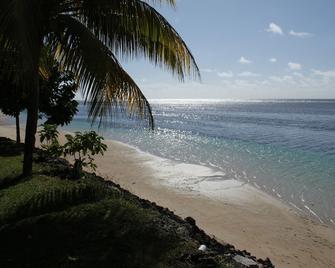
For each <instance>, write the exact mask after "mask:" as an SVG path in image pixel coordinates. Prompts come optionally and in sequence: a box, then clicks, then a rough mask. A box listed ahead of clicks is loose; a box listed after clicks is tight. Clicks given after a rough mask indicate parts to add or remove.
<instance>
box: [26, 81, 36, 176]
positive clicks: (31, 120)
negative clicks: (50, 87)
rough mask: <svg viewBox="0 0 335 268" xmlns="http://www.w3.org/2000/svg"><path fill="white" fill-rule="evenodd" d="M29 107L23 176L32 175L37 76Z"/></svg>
mask: <svg viewBox="0 0 335 268" xmlns="http://www.w3.org/2000/svg"><path fill="white" fill-rule="evenodd" d="M29 98H30V100H29V105H28V114H27V123H26V135H25V141H24V159H23V176H24V177H29V176H31V175H32V168H33V152H34V148H35V134H36V130H37V120H38V103H39V81H38V75H37V78H36V79H35V83H34V89H33V90H31V91H30V95H29Z"/></svg>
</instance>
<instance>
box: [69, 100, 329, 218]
mask: <svg viewBox="0 0 335 268" xmlns="http://www.w3.org/2000/svg"><path fill="white" fill-rule="evenodd" d="M152 106H153V113H154V117H155V121H156V129H155V131H154V132H151V131H148V130H144V129H143V128H141V127H139V125H141V124H140V123H138V122H134V121H129V120H126V119H125V118H121V117H120V118H118V119H116V120H115V121H114V123H113V124H112V125H111V126H110V127H108V128H106V129H104V130H103V134H104V135H105V136H106V137H107V138H112V139H115V140H118V141H121V142H125V143H127V144H130V145H133V146H135V147H137V148H139V149H141V150H143V151H145V152H149V153H152V154H154V155H157V156H161V157H164V158H168V159H172V160H176V161H181V162H186V163H193V164H199V165H204V166H209V167H211V168H213V169H216V170H220V171H222V172H223V173H224V174H225V175H224V176H223V177H222V180H224V179H231V178H235V179H237V180H240V181H245V182H248V183H250V184H252V185H253V186H255V187H257V188H260V189H262V190H263V191H265V192H267V193H269V194H271V195H273V196H275V197H276V198H279V199H281V200H283V201H284V202H286V203H287V204H290V205H291V206H293V207H295V208H296V209H298V210H300V211H302V212H303V213H305V214H306V215H309V216H311V217H313V218H315V219H317V220H319V221H321V222H324V223H331V224H335V194H334V193H335V100H313V101H310V100H295V101H292V100H280V101H278V100H276V101H274V100H267V101H224V100H222V101H219V100H218V101H210V100H201V101H199V100H197V101H195V100H193V101H192V100H187V101H186V100H164V101H162V100H161V101H157V100H156V101H152ZM86 119H87V113H86V110H85V108H84V106H83V105H82V104H81V105H80V111H79V113H78V115H77V116H76V118H75V120H74V121H73V123H72V124H71V125H70V126H68V127H67V129H69V130H79V129H88V128H90V123H89V122H87V120H86ZM134 126H137V127H134Z"/></svg>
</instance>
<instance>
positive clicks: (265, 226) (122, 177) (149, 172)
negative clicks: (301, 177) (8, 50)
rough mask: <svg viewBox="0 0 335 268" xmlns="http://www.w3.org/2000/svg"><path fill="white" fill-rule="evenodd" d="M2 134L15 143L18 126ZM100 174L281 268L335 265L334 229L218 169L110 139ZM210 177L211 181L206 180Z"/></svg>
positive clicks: (1, 130)
mask: <svg viewBox="0 0 335 268" xmlns="http://www.w3.org/2000/svg"><path fill="white" fill-rule="evenodd" d="M0 136H6V137H10V138H12V139H15V126H8V125H6V126H5V125H1V126H0ZM106 143H107V145H108V150H107V152H106V153H105V155H104V156H103V157H100V156H99V157H96V163H97V165H98V170H97V172H96V173H97V174H98V175H101V176H103V177H104V178H106V179H107V180H113V181H114V182H116V183H118V184H120V185H121V186H122V187H123V188H126V189H128V190H129V191H131V192H132V193H134V194H136V195H138V196H140V197H142V198H145V199H149V200H150V201H152V202H156V203H157V204H158V205H160V206H164V207H168V208H169V209H171V210H172V211H174V212H175V213H176V214H177V215H179V216H181V217H186V216H191V217H193V218H194V219H195V220H196V222H197V225H198V226H199V227H200V228H202V229H204V230H205V231H206V232H207V233H208V234H210V235H212V236H215V237H216V239H217V240H219V241H224V242H227V243H230V244H233V245H234V246H235V247H236V248H239V249H241V250H244V249H245V250H247V251H249V252H251V253H252V254H253V255H255V256H257V257H259V258H265V257H269V258H270V259H271V261H272V262H273V263H274V265H276V267H335V260H334V258H333V252H334V251H335V230H334V229H333V227H329V226H326V225H322V224H320V223H317V222H315V221H313V220H311V219H308V218H306V217H303V216H302V215H300V214H298V213H297V211H294V210H293V209H292V208H291V207H288V206H286V205H285V204H283V203H282V202H280V201H279V200H277V199H275V198H274V197H272V196H269V195H267V194H266V193H264V192H262V191H260V190H258V189H256V188H254V187H252V186H250V185H249V184H246V183H242V182H239V181H237V180H226V181H224V182H222V181H220V182H216V180H215V178H216V176H220V174H218V173H217V172H216V171H214V170H212V169H210V168H208V167H204V166H199V165H191V164H185V163H179V162H176V161H172V160H167V159H164V158H159V157H156V156H153V155H150V154H147V153H143V152H141V151H139V150H137V149H136V148H133V147H130V146H128V145H125V144H123V143H120V142H115V141H112V140H106ZM204 177H206V178H208V177H211V178H212V180H211V183H209V182H208V180H202V178H204Z"/></svg>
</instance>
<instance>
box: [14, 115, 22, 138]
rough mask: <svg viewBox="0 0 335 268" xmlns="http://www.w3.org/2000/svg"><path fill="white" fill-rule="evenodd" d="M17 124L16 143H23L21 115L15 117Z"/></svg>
mask: <svg viewBox="0 0 335 268" xmlns="http://www.w3.org/2000/svg"><path fill="white" fill-rule="evenodd" d="M15 122H16V143H21V136H20V113H17V114H16V115H15Z"/></svg>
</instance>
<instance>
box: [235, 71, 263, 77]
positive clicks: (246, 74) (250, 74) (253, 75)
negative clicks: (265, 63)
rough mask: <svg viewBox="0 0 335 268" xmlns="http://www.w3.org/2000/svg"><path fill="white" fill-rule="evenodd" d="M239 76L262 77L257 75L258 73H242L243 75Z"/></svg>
mask: <svg viewBox="0 0 335 268" xmlns="http://www.w3.org/2000/svg"><path fill="white" fill-rule="evenodd" d="M238 76H240V77H258V76H260V75H259V74H256V73H252V72H242V73H239V74H238Z"/></svg>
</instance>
